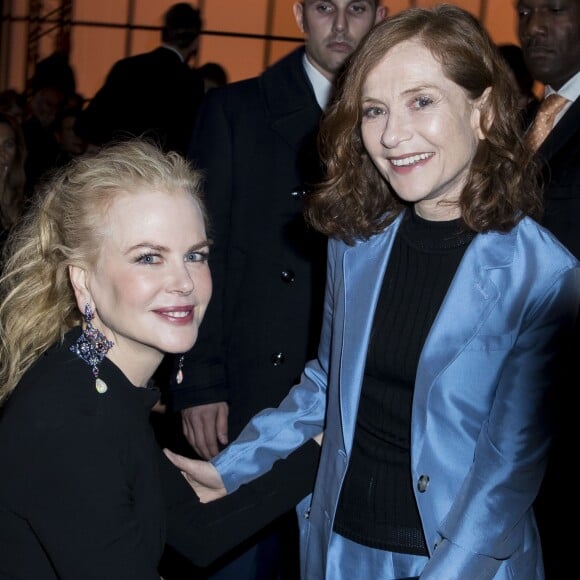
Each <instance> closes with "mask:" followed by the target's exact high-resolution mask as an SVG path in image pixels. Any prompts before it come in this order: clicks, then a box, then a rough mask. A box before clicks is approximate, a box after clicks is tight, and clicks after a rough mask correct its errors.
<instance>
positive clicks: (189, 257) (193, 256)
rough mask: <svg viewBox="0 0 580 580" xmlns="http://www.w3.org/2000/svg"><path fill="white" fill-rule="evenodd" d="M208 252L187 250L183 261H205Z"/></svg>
mask: <svg viewBox="0 0 580 580" xmlns="http://www.w3.org/2000/svg"><path fill="white" fill-rule="evenodd" d="M208 258H209V252H189V254H186V255H185V258H184V261H185V262H207V260H208Z"/></svg>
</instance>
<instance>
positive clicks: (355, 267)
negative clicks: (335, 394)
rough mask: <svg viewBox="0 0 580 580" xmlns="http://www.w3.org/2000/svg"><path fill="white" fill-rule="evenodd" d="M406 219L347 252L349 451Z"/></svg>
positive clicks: (344, 379)
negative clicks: (386, 281) (380, 304)
mask: <svg viewBox="0 0 580 580" xmlns="http://www.w3.org/2000/svg"><path fill="white" fill-rule="evenodd" d="M401 219H402V216H399V217H398V218H397V219H396V221H395V222H394V223H393V224H392V225H391V226H390V227H388V228H387V229H386V230H385V232H384V233H382V234H379V235H376V236H374V237H372V238H371V239H370V240H368V241H366V242H360V243H358V244H357V245H355V246H353V247H352V248H349V249H347V250H346V251H345V253H344V256H343V262H342V273H343V280H344V318H343V327H342V337H343V343H342V345H341V346H340V348H341V353H342V354H341V363H340V406H341V415H342V417H343V431H344V437H345V443H346V446H347V452H349V451H350V447H351V442H352V437H353V434H354V427H355V423H356V413H357V409H358V401H359V396H360V386H361V383H362V377H363V373H364V367H365V361H366V353H367V348H368V342H369V338H370V333H371V330H372V325H373V319H374V315H375V308H376V305H377V301H378V298H379V294H380V291H381V286H382V282H383V276H384V273H385V269H386V267H387V262H388V258H389V254H390V253H391V248H392V246H393V240H394V239H395V235H396V232H397V230H398V229H399V225H400V223H401Z"/></svg>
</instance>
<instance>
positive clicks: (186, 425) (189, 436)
mask: <svg viewBox="0 0 580 580" xmlns="http://www.w3.org/2000/svg"><path fill="white" fill-rule="evenodd" d="M181 425H182V430H183V436H184V437H185V439H186V440H187V442H188V443H189V444H190V445H191V446H192V447H193V449H194V450H195V451H196V453H197V442H196V440H195V433H194V431H193V429H192V427H191V424H190V422H189V421H188V420H187V419H186V418H185V417H184V418H183V419H182V420H181Z"/></svg>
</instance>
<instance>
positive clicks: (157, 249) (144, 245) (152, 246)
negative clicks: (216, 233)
mask: <svg viewBox="0 0 580 580" xmlns="http://www.w3.org/2000/svg"><path fill="white" fill-rule="evenodd" d="M211 244H212V241H211V240H202V241H201V242H198V243H197V244H194V245H193V246H191V247H190V248H189V249H188V250H187V251H188V252H195V251H196V250H199V249H200V248H205V247H209V246H211ZM140 249H147V250H153V251H155V252H168V251H169V248H167V247H166V246H160V245H159V244H154V243H152V242H141V243H139V244H135V245H134V246H131V247H130V248H128V249H127V251H126V252H125V253H126V254H129V253H131V252H133V251H134V250H140Z"/></svg>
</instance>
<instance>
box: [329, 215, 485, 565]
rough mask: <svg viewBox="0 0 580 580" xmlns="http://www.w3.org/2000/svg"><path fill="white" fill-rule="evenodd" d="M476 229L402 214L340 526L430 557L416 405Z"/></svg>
mask: <svg viewBox="0 0 580 580" xmlns="http://www.w3.org/2000/svg"><path fill="white" fill-rule="evenodd" d="M473 236H474V234H473V232H469V231H466V230H465V229H463V228H462V226H461V220H453V221H447V222H433V221H427V220H424V219H421V218H420V217H419V216H417V215H416V214H414V213H413V212H408V213H407V215H406V216H405V218H404V220H403V222H402V224H401V227H400V229H399V232H398V234H397V237H396V238H395V242H394V245H393V249H392V251H391V255H390V257H389V264H388V266H387V270H386V273H385V276H384V280H383V286H382V289H381V294H380V298H379V301H378V304H377V310H376V312H375V318H374V325H373V331H372V334H371V338H370V343H369V348H368V352H367V360H366V367H365V374H364V379H363V387H362V391H361V399H360V404H359V409H358V415H357V424H356V431H355V438H354V443H353V451H352V456H351V460H350V462H349V467H348V472H347V475H346V479H345V483H344V486H343V490H342V493H341V498H340V504H339V508H338V511H337V516H336V521H335V530H336V531H337V532H339V533H340V534H342V535H344V536H345V537H348V538H350V539H352V540H354V541H356V542H359V543H361V544H365V545H368V546H371V547H374V548H379V549H383V550H390V551H394V552H402V553H409V554H421V555H428V551H427V547H426V546H425V540H424V537H423V531H422V526H421V521H420V518H419V512H418V510H417V506H416V503H415V498H414V496H413V482H412V478H411V456H410V449H411V441H410V433H411V408H412V401H413V391H414V386H415V376H416V372H417V366H418V363H419V357H420V355H421V350H422V348H423V345H424V343H425V339H426V338H427V334H428V332H429V330H430V328H431V326H432V324H433V321H434V320H435V317H436V315H437V313H438V311H439V309H440V307H441V303H442V302H443V299H444V297H445V294H446V293H447V290H448V288H449V284H450V283H451V280H452V279H453V276H454V275H455V272H456V270H457V267H458V265H459V262H460V261H461V258H462V257H463V254H464V252H465V250H466V249H467V246H468V245H469V242H470V241H471V240H472V239H473Z"/></svg>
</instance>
